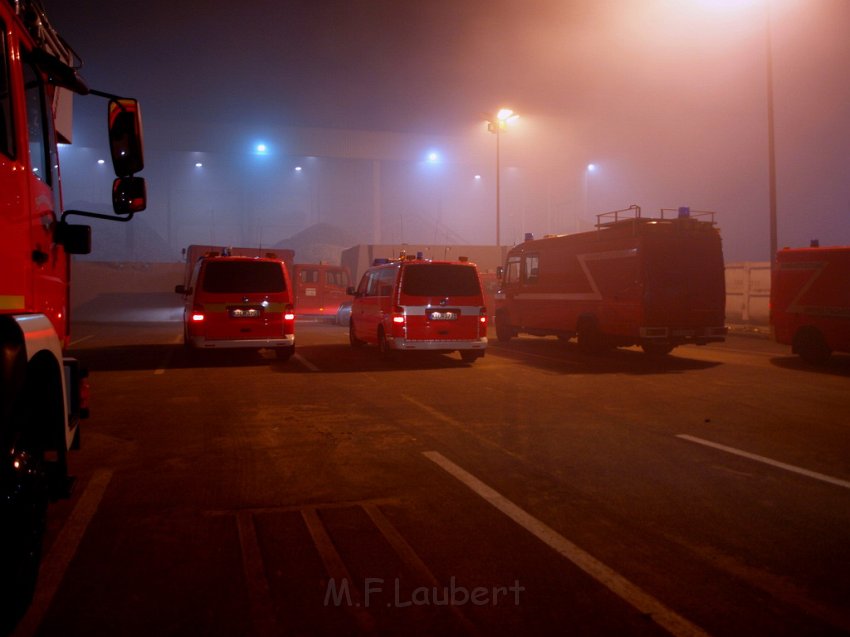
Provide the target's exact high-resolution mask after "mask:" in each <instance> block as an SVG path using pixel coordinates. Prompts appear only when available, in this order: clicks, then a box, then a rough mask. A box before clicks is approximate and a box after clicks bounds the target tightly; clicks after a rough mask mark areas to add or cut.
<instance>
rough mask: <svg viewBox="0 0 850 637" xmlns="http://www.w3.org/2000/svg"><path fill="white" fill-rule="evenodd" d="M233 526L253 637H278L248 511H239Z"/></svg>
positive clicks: (254, 529) (252, 524)
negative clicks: (248, 602)
mask: <svg viewBox="0 0 850 637" xmlns="http://www.w3.org/2000/svg"><path fill="white" fill-rule="evenodd" d="M236 525H237V528H238V530H239V544H240V546H241V547H242V567H243V570H244V572H245V582H246V584H247V585H248V597H249V600H250V604H251V620H252V623H253V626H254V634H255V635H260V636H261V637H265V636H266V635H268V636H269V637H271V636H273V635H279V634H280V630H279V628H278V626H277V620H276V618H275V613H274V605H273V604H272V598H271V592H270V590H269V583H268V580H267V579H266V573H265V569H264V568H263V556H262V553H261V551H260V544H259V542H258V540H257V529H256V527H255V526H254V516H253V514H252V513H251V512H250V511H240V512H239V513H237V514H236Z"/></svg>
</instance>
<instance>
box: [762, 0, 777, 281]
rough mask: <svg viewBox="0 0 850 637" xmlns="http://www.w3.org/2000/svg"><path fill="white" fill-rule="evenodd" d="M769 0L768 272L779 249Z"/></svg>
mask: <svg viewBox="0 0 850 637" xmlns="http://www.w3.org/2000/svg"><path fill="white" fill-rule="evenodd" d="M770 5H771V0H766V1H765V14H766V15H765V20H766V22H767V37H766V40H767V155H768V159H767V161H768V164H767V166H768V168H767V170H768V193H769V195H768V196H769V202H770V203H769V205H770V271H771V272H773V270H774V269H775V268H776V251H777V249H778V248H779V245H778V240H777V230H776V225H777V223H776V146H775V145H774V122H773V44H772V39H773V37H772V33H771V32H772V26H771V15H770V14H771V10H770Z"/></svg>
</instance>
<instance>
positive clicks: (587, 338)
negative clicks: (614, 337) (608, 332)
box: [576, 318, 606, 354]
mask: <svg viewBox="0 0 850 637" xmlns="http://www.w3.org/2000/svg"><path fill="white" fill-rule="evenodd" d="M576 334H577V336H578V348H579V350H580V351H581V352H584V353H585V354H599V353H601V352H603V351H604V350H605V349H606V343H605V337H604V336H603V335H602V334H601V333H600V332H599V327H598V326H597V325H596V320H595V319H593V318H583V319H580V320H579V323H578V329H577V330H576Z"/></svg>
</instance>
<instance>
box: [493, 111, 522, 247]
mask: <svg viewBox="0 0 850 637" xmlns="http://www.w3.org/2000/svg"><path fill="white" fill-rule="evenodd" d="M517 117H519V115H517V114H516V113H514V112H513V111H512V110H511V109H509V108H503V109H501V110H500V111H499V112H498V113H496V115H495V116H493V117H491V118H490V119H488V120H487V130H488V131H490V132H491V133H494V134H495V135H496V247H499V246H501V245H502V232H501V231H502V182H501V176H502V175H501V166H500V163H501V158H500V153H501V149H500V139H499V138H500V137H501V136H502V132H503V131H507V130H508V122H512V121H513V120H515V119H516V118H517Z"/></svg>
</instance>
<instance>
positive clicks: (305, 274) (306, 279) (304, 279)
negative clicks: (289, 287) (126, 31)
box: [298, 270, 319, 283]
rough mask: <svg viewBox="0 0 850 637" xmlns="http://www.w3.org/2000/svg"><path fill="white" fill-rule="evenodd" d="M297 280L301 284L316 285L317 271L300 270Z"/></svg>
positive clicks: (317, 279)
mask: <svg viewBox="0 0 850 637" xmlns="http://www.w3.org/2000/svg"><path fill="white" fill-rule="evenodd" d="M298 278H300V279H301V283H318V282H319V271H318V270H301V271H300V272H299V273H298Z"/></svg>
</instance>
